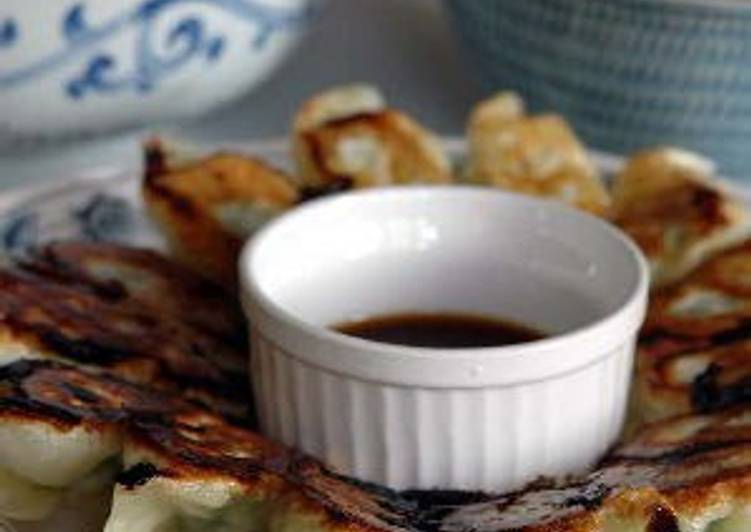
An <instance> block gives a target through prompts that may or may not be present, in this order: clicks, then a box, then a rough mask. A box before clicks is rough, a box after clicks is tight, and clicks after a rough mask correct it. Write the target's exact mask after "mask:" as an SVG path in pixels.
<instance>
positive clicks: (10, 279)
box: [0, 244, 249, 418]
mask: <svg viewBox="0 0 751 532" xmlns="http://www.w3.org/2000/svg"><path fill="white" fill-rule="evenodd" d="M71 246H72V247H68V245H66V244H60V245H55V246H51V247H50V248H47V249H46V250H43V251H41V252H40V254H39V255H38V258H37V259H33V258H32V259H31V260H25V261H24V262H22V263H21V264H19V265H18V266H17V267H15V268H14V267H6V268H4V269H0V348H2V352H3V356H4V357H10V359H13V358H17V357H20V358H28V357H32V358H39V357H42V358H56V359H61V360H67V361H71V362H74V363H76V364H85V365H90V366H95V367H100V368H106V369H107V370H109V371H112V372H114V373H116V374H117V375H119V376H121V377H123V378H125V379H128V380H131V381H134V382H137V383H142V384H148V385H150V386H154V387H156V388H159V389H164V390H173V391H179V392H180V393H183V394H185V396H187V397H189V398H192V399H194V400H196V401H199V402H201V403H203V404H205V405H207V406H210V407H212V408H216V409H218V410H221V411H222V412H225V413H226V414H228V415H231V416H232V417H234V418H244V417H245V416H246V415H247V406H246V404H247V403H246V402H247V397H248V394H249V392H248V387H247V373H246V359H245V357H246V355H245V342H244V341H243V339H244V334H243V325H242V322H241V321H240V320H239V318H237V319H236V317H232V319H231V320H230V321H227V322H226V323H225V324H224V326H225V327H227V329H225V330H222V331H221V332H219V330H218V329H213V328H212V327H210V326H206V327H203V328H202V327H198V326H197V323H198V322H200V321H201V320H200V318H198V317H196V318H195V319H193V320H190V319H188V320H185V321H183V320H182V316H183V314H184V313H185V307H181V303H180V302H181V301H183V299H182V297H183V296H184V298H185V300H184V301H183V303H185V304H189V303H191V302H196V301H197V300H199V299H200V300H204V299H211V300H215V299H214V298H217V297H220V296H218V295H217V294H221V293H222V292H218V293H217V294H215V295H209V294H208V293H207V294H205V295H203V296H201V297H199V296H198V295H197V294H196V293H193V290H194V289H195V288H196V287H199V286H201V287H203V288H204V289H206V290H209V288H208V285H203V284H202V281H200V280H198V279H195V278H194V277H192V276H191V275H190V274H188V273H187V272H185V271H183V272H181V273H182V274H183V278H182V279H181V278H180V277H179V276H172V275H170V274H174V273H177V272H176V271H173V270H171V269H170V268H167V267H165V268H154V267H153V266H154V265H153V264H151V266H150V267H146V266H145V264H142V265H141V266H142V269H139V270H138V271H139V272H140V273H141V274H143V275H144V276H145V278H146V280H145V281H144V282H145V283H146V284H147V285H150V286H155V285H160V286H171V289H172V292H171V293H170V292H169V291H165V292H164V299H163V300H162V301H161V303H160V304H157V303H156V299H153V298H146V296H144V295H140V296H139V295H134V296H131V295H130V294H131V292H130V291H129V290H128V288H127V285H125V284H123V283H117V282H116V277H117V274H116V273H115V272H119V274H122V273H123V270H119V268H121V267H123V265H124V264H125V265H127V266H128V267H130V266H131V265H132V263H133V261H134V260H135V259H137V258H138V259H144V260H145V261H146V262H150V261H155V262H157V263H158V264H160V266H165V265H164V264H163V263H161V262H160V261H158V259H156V258H155V257H154V256H152V255H151V254H150V252H138V251H135V250H128V251H125V252H123V253H122V254H121V253H120V252H119V251H118V248H116V247H112V246H110V247H104V248H102V253H101V254H100V255H99V256H98V257H97V259H96V260H97V261H101V262H97V263H98V264H99V265H102V264H106V265H107V267H108V271H109V272H110V273H111V274H112V277H109V278H108V279H106V280H105V279H103V278H97V279H92V278H91V276H89V275H88V274H87V273H85V271H84V270H85V267H84V266H81V263H78V262H76V260H77V259H82V256H81V255H80V253H83V250H84V249H88V253H89V254H90V256H94V255H96V254H95V253H93V252H92V250H91V249H89V248H86V246H84V247H76V245H71ZM61 251H63V253H62V254H61V253H60V252H61ZM121 255H124V256H127V257H129V259H130V262H128V261H120V259H121V258H122V257H121ZM62 256H65V257H66V260H65V261H63V262H55V260H51V257H57V258H62ZM76 265H78V266H81V269H77V266H76ZM131 272H132V270H131ZM165 275H168V277H164V276H165ZM181 287H184V289H183V288H181ZM171 297H174V300H172V301H171V302H170V298H171ZM215 306H216V305H215ZM188 308H189V307H188ZM226 309H227V310H225V311H224V312H223V313H220V314H219V315H222V314H223V315H225V316H226V317H230V316H234V313H235V309H234V307H233V304H232V303H231V302H229V303H226ZM217 323H218V322H217ZM230 323H232V325H231V326H230Z"/></svg>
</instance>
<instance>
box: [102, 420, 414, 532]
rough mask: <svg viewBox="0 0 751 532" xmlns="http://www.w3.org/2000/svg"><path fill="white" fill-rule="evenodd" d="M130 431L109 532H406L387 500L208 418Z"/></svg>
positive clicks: (140, 425)
mask: <svg viewBox="0 0 751 532" xmlns="http://www.w3.org/2000/svg"><path fill="white" fill-rule="evenodd" d="M171 421H172V423H171V424H170V425H169V426H165V425H164V424H163V423H161V422H160V421H158V420H157V422H156V423H155V422H154V421H153V420H150V419H148V418H146V419H138V418H136V419H135V421H134V422H133V423H132V425H131V428H130V430H129V433H128V436H127V438H126V443H125V465H126V470H125V471H124V472H123V473H122V474H121V475H120V476H119V479H118V484H117V487H116V489H115V496H114V501H113V507H112V512H111V515H110V517H109V520H108V522H107V526H106V527H105V532H130V531H132V530H138V531H139V532H157V531H158V532H187V531H193V530H196V531H198V530H200V531H202V532H220V531H221V532H265V531H273V532H301V531H303V530H304V531H306V532H318V531H320V532H324V531H341V532H378V531H384V532H385V531H396V530H405V529H404V528H398V527H397V526H396V524H395V522H394V523H391V522H390V521H388V518H390V519H401V520H402V521H405V520H406V519H407V516H406V513H405V515H399V513H398V512H397V511H396V510H394V509H388V508H389V506H388V505H389V504H394V501H397V503H398V501H399V497H398V496H397V495H396V494H393V496H392V497H393V498H392V499H387V498H386V496H385V494H387V493H389V492H388V490H383V491H382V493H380V494H377V493H376V492H375V491H373V492H368V491H364V490H361V489H359V487H358V485H357V484H355V483H354V482H351V481H350V482H347V481H346V480H345V479H343V477H339V476H337V475H334V474H332V473H331V472H330V471H328V470H326V469H325V468H324V467H323V466H322V465H321V464H320V463H318V462H317V461H315V460H312V459H309V458H307V457H304V456H302V455H300V454H298V453H296V452H295V451H292V450H290V449H287V448H284V447H282V446H280V445H277V444H274V443H272V442H270V441H268V440H266V439H264V438H261V437H260V436H258V435H256V434H253V433H251V432H248V431H245V430H241V429H237V428H234V427H230V426H228V425H227V424H226V423H225V422H223V421H222V420H221V419H219V418H217V417H216V416H213V415H210V414H208V413H205V412H198V411H196V412H186V413H184V414H180V415H176V416H174V417H173V418H172V420H171Z"/></svg>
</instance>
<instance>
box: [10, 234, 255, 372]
mask: <svg viewBox="0 0 751 532" xmlns="http://www.w3.org/2000/svg"><path fill="white" fill-rule="evenodd" d="M23 267H24V268H26V269H28V270H32V271H34V272H35V273H37V274H39V275H41V276H45V277H48V278H53V279H59V280H60V281H61V282H64V283H65V284H68V285H72V284H74V285H77V286H80V287H81V288H83V289H86V290H89V291H92V292H94V293H97V294H99V295H101V296H103V297H105V298H109V299H111V300H116V301H135V302H137V303H138V304H140V305H145V306H147V307H149V308H151V309H153V311H154V312H155V313H157V314H159V315H162V316H169V317H172V318H176V319H179V320H180V321H183V322H185V323H188V324H189V325H190V326H191V327H194V328H195V329H197V330H199V331H201V332H204V333H207V334H209V335H211V336H212V337H215V338H216V340H217V342H225V343H229V344H232V343H233V342H234V344H235V345H240V346H244V345H245V339H244V332H245V322H244V319H243V317H242V312H241V310H240V307H239V304H237V303H236V302H235V298H234V296H233V294H230V293H228V292H227V291H225V290H224V289H223V288H222V287H221V286H220V285H218V284H216V283H213V282H210V281H209V280H208V279H206V278H204V277H201V276H199V275H196V274H195V273H194V272H193V271H192V270H188V269H187V268H185V267H184V266H182V265H180V264H178V263H177V262H175V261H174V260H173V259H169V258H167V257H165V256H164V255H162V254H160V253H157V252H155V251H152V250H148V249H141V248H134V247H126V246H122V245H116V244H108V243H104V242H87V241H61V242H52V243H50V244H47V245H45V246H44V247H43V248H41V249H38V250H37V251H36V252H35V253H34V254H33V256H32V257H31V258H30V259H28V260H26V261H25V262H24V263H23ZM186 308H188V309H190V312H185V309H186ZM241 358H242V364H243V365H244V364H245V356H244V353H243V355H242V357H241Z"/></svg>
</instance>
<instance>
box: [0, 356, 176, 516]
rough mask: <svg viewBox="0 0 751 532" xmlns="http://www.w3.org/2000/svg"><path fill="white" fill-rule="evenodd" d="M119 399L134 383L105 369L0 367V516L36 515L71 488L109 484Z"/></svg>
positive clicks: (35, 364)
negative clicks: (124, 381)
mask: <svg viewBox="0 0 751 532" xmlns="http://www.w3.org/2000/svg"><path fill="white" fill-rule="evenodd" d="M146 399H147V398H146V396H145V395H144V396H143V397H142V398H141V401H143V400H146ZM124 403H134V395H133V390H132V389H131V388H130V387H128V386H125V387H123V386H122V385H121V383H119V382H118V381H115V380H112V379H110V378H108V377H107V376H104V375H95V374H91V373H86V372H83V371H81V370H78V369H75V368H73V367H65V366H61V365H58V364H57V363H54V362H50V361H17V362H15V363H12V364H10V365H6V366H3V367H0V517H5V518H9V519H13V520H20V521H38V520H42V519H44V518H45V517H47V516H49V515H50V514H51V513H52V512H53V511H54V510H55V508H56V506H57V505H58V504H59V503H60V502H61V501H62V500H63V499H65V498H67V497H69V495H70V494H71V492H73V491H75V490H77V489H78V490H80V491H81V493H86V494H88V495H92V494H93V493H96V492H97V491H100V490H110V489H111V486H112V484H113V482H114V476H115V474H116V473H117V471H118V470H119V462H120V454H121V450H122V439H123V431H122V429H123V427H122V426H121V421H122V420H123V418H124V415H125V410H123V404H124ZM163 405H164V403H161V404H157V403H155V404H154V407H155V409H157V408H162V407H163ZM79 502H80V501H79ZM82 510H83V509H82ZM92 510H93V509H92ZM105 510H106V508H105ZM98 512H99V513H100V514H102V513H103V509H101V508H100V509H98Z"/></svg>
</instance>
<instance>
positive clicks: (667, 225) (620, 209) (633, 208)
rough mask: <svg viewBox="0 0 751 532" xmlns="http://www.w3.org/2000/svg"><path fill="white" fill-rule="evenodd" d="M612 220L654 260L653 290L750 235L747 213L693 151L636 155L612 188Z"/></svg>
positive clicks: (665, 149)
mask: <svg viewBox="0 0 751 532" xmlns="http://www.w3.org/2000/svg"><path fill="white" fill-rule="evenodd" d="M613 211H614V212H613V217H614V221H615V223H616V224H617V225H618V226H620V227H621V228H622V229H623V230H624V231H626V232H627V233H628V234H629V235H630V236H631V237H632V238H633V239H634V240H635V241H636V243H637V244H638V245H639V247H640V248H641V249H642V251H643V252H644V254H645V255H646V256H647V259H648V260H649V263H650V266H651V270H652V284H653V286H662V285H665V284H668V283H671V282H674V281H676V280H678V279H680V278H681V277H682V276H684V275H685V274H686V273H688V272H690V271H691V270H692V269H694V268H696V267H697V266H698V265H699V264H701V263H702V262H703V261H704V260H706V259H707V258H709V257H710V256H712V255H713V254H715V253H717V252H718V251H721V250H722V249H724V248H727V247H730V246H732V245H734V244H736V243H738V242H740V241H741V240H744V239H745V238H746V237H747V236H748V235H749V217H748V213H747V212H746V209H745V208H744V207H743V205H741V204H740V202H738V201H737V200H735V199H734V198H732V196H731V195H730V194H729V193H728V192H726V191H725V190H723V188H722V187H720V186H719V184H718V183H717V182H715V181H714V180H713V179H712V169H711V165H710V164H709V163H708V162H707V161H704V160H703V159H701V158H700V157H698V156H697V155H694V154H692V153H689V152H685V151H682V150H677V149H674V148H659V149H654V150H649V151H644V152H641V153H638V154H636V155H634V156H633V157H632V158H631V159H629V161H628V162H627V164H626V166H625V168H624V169H623V171H622V172H621V173H620V174H619V175H618V176H617V177H616V179H615V183H614V186H613Z"/></svg>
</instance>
